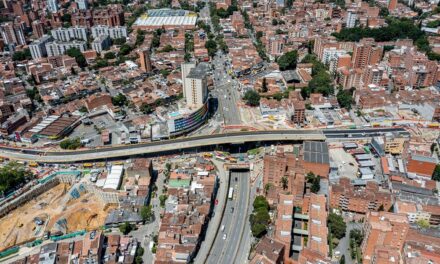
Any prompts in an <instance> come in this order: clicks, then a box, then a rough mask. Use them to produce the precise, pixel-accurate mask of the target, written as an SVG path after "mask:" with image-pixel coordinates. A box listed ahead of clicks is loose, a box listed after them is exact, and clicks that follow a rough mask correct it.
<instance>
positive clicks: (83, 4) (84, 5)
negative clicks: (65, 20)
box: [75, 0, 89, 10]
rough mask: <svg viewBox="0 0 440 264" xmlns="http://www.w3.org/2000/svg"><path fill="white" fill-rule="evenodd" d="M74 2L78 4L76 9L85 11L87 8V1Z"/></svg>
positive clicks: (78, 0) (76, 0)
mask: <svg viewBox="0 0 440 264" xmlns="http://www.w3.org/2000/svg"><path fill="white" fill-rule="evenodd" d="M75 2H76V3H77V4H78V8H79V9H80V10H87V9H88V8H89V3H88V1H87V0H75Z"/></svg>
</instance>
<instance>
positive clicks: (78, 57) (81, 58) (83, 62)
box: [66, 48, 87, 68]
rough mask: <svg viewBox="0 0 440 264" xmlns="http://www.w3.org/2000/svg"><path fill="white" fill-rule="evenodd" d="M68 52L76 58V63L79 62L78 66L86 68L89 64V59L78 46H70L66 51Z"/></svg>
mask: <svg viewBox="0 0 440 264" xmlns="http://www.w3.org/2000/svg"><path fill="white" fill-rule="evenodd" d="M66 54H67V55H68V56H70V57H72V58H75V61H76V63H78V66H79V67H81V68H84V67H86V66H87V61H86V58H85V57H84V55H83V54H82V53H81V51H80V50H79V49H77V48H70V49H68V50H67V51H66Z"/></svg>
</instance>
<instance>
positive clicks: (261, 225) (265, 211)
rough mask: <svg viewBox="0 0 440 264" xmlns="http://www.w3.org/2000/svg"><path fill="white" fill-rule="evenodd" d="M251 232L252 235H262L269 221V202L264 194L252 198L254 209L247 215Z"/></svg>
mask: <svg viewBox="0 0 440 264" xmlns="http://www.w3.org/2000/svg"><path fill="white" fill-rule="evenodd" d="M249 221H250V224H251V232H252V235H253V236H254V237H258V238H260V237H262V236H263V235H264V234H265V233H266V230H267V225H268V224H269V222H270V215H269V203H268V202H267V200H266V198H265V197H264V196H261V195H259V196H257V197H256V198H255V200H254V210H253V212H252V214H251V215H250V217H249Z"/></svg>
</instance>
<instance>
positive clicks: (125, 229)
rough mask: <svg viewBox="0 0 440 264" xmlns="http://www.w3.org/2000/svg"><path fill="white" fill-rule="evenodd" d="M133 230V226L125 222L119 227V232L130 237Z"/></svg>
mask: <svg viewBox="0 0 440 264" xmlns="http://www.w3.org/2000/svg"><path fill="white" fill-rule="evenodd" d="M133 229H134V227H133V225H132V224H130V223H129V222H125V223H123V224H120V225H119V231H121V233H122V234H124V235H128V233H130V232H131V231H132V230H133Z"/></svg>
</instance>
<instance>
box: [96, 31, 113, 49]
mask: <svg viewBox="0 0 440 264" xmlns="http://www.w3.org/2000/svg"><path fill="white" fill-rule="evenodd" d="M111 45H112V44H111V40H110V38H109V36H108V35H100V36H98V37H97V38H95V39H94V40H93V42H92V49H93V50H94V51H96V52H97V53H101V52H102V51H103V50H106V49H108V48H110V46H111Z"/></svg>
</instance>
